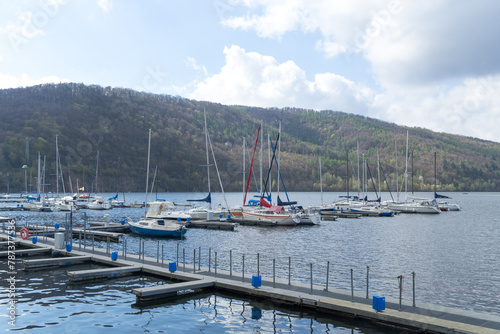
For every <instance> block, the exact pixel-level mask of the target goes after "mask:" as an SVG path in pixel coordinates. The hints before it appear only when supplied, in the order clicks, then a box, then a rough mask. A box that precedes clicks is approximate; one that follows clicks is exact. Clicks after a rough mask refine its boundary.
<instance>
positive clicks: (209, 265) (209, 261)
mask: <svg viewBox="0 0 500 334" xmlns="http://www.w3.org/2000/svg"><path fill="white" fill-rule="evenodd" d="M211 264H212V248H209V249H208V272H211Z"/></svg>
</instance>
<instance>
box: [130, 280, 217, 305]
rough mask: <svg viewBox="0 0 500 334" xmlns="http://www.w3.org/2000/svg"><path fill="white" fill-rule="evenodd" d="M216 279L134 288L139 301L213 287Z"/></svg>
mask: <svg viewBox="0 0 500 334" xmlns="http://www.w3.org/2000/svg"><path fill="white" fill-rule="evenodd" d="M214 285H215V281H214V280H211V279H200V280H195V281H189V282H182V283H173V284H165V285H156V286H150V287H147V288H139V289H133V290H132V293H133V294H135V295H136V299H137V302H144V301H151V300H155V299H161V298H164V297H171V296H175V295H177V294H178V293H179V291H184V290H195V289H205V288H211V287H213V286H214Z"/></svg>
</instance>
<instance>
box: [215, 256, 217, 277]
mask: <svg viewBox="0 0 500 334" xmlns="http://www.w3.org/2000/svg"><path fill="white" fill-rule="evenodd" d="M214 270H215V277H217V252H215V268H214Z"/></svg>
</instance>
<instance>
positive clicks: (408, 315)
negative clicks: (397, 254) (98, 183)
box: [0, 234, 500, 334]
mask: <svg viewBox="0 0 500 334" xmlns="http://www.w3.org/2000/svg"><path fill="white" fill-rule="evenodd" d="M2 238H3V240H7V235H6V234H0V239H2ZM15 241H16V242H18V244H17V246H16V249H21V248H41V249H44V248H45V249H47V250H54V246H53V245H54V240H53V239H52V238H46V240H40V239H39V240H38V243H37V244H36V245H34V244H32V242H31V241H29V240H22V239H20V238H15ZM78 248H79V247H78V246H76V247H75V245H73V250H72V251H71V252H66V250H65V249H61V250H57V251H58V252H59V253H60V255H61V256H65V257H68V256H78V257H80V259H82V258H81V257H90V258H91V261H93V262H97V263H102V264H106V265H108V266H114V267H113V268H115V269H113V268H110V269H95V270H84V271H76V272H75V271H73V272H72V271H70V270H69V271H68V276H69V277H70V278H71V277H73V278H75V277H76V278H77V279H76V280H77V281H83V280H85V279H86V278H93V279H96V278H100V279H108V278H113V277H118V276H120V274H135V273H143V274H153V275H157V276H162V277H165V278H166V279H168V280H169V281H172V280H173V281H179V282H181V283H168V284H165V285H158V286H153V287H148V288H142V289H134V291H133V293H134V294H135V295H136V299H137V301H138V302H142V301H148V300H155V299H157V300H159V301H161V300H162V299H164V298H168V296H171V295H176V294H177V293H179V292H181V293H182V292H183V291H186V290H188V291H191V292H196V291H198V290H199V289H215V290H219V291H225V292H230V293H233V294H237V295H241V296H243V297H244V296H249V297H256V298H260V299H264V300H269V301H271V302H273V303H276V304H284V305H296V306H299V307H302V308H304V311H306V310H316V311H321V312H329V313H333V314H342V315H346V316H348V317H357V318H362V319H366V320H370V321H373V322H375V323H379V324H381V325H388V326H396V327H402V328H406V329H410V330H419V331H427V332H435V333H484V334H490V333H491V334H493V333H496V334H498V333H500V317H499V316H495V315H490V314H484V313H478V312H473V311H467V310H459V309H454V308H448V307H442V306H436V305H424V304H421V303H418V305H417V306H412V305H408V303H402V304H401V305H400V303H399V301H398V300H390V299H386V302H385V310H383V311H380V312H377V311H375V310H374V309H373V308H372V300H371V299H367V298H366V297H365V296H362V295H361V294H360V293H355V294H354V296H353V295H352V294H351V291H345V290H339V289H329V290H328V291H326V290H325V287H323V286H316V285H314V286H311V285H310V284H305V283H300V282H291V284H289V283H288V280H287V281H285V280H282V279H276V280H273V279H272V278H271V279H270V278H266V277H262V281H261V283H262V285H261V286H260V287H254V286H253V284H252V283H253V282H252V276H251V275H248V276H247V273H244V276H243V275H242V273H240V272H228V271H224V270H219V269H217V268H210V269H209V268H205V267H200V266H197V265H196V264H195V265H193V264H191V265H189V266H188V265H184V264H182V263H177V264H176V269H177V270H176V271H175V272H170V271H169V263H166V262H165V263H161V262H160V261H159V259H157V258H149V257H146V258H141V257H140V256H138V255H135V254H126V256H123V254H122V252H117V253H118V257H117V259H116V260H112V259H111V258H110V254H109V250H106V249H99V248H95V249H94V250H93V252H91V249H89V248H87V249H86V250H82V249H81V250H78ZM115 256H116V254H115ZM23 259H24V260H23V262H24V265H25V266H26V268H30V261H33V262H31V264H32V265H34V264H37V266H38V265H40V264H41V263H42V261H38V260H29V259H26V258H24V257H23ZM76 259H78V258H76ZM37 261H38V262H37ZM49 262H50V261H49ZM61 263H62V264H65V263H68V261H61ZM50 265H53V263H50Z"/></svg>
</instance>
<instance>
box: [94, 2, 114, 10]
mask: <svg viewBox="0 0 500 334" xmlns="http://www.w3.org/2000/svg"><path fill="white" fill-rule="evenodd" d="M97 5H98V6H99V7H101V9H102V10H104V11H105V12H109V11H110V10H111V8H112V7H113V2H112V1H111V0H97Z"/></svg>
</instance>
